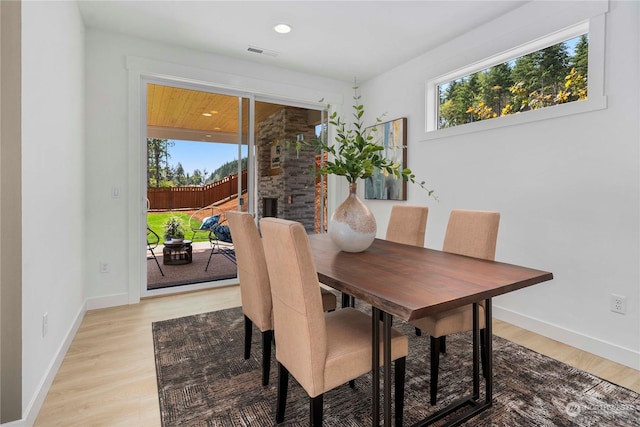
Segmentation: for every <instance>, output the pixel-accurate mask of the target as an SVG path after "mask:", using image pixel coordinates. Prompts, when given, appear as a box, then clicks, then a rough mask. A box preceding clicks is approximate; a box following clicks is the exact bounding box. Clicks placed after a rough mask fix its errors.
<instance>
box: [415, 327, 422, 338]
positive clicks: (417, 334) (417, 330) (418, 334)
mask: <svg viewBox="0 0 640 427" xmlns="http://www.w3.org/2000/svg"><path fill="white" fill-rule="evenodd" d="M416 336H417V337H421V336H422V329H420V328H416Z"/></svg>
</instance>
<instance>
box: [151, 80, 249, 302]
mask: <svg viewBox="0 0 640 427" xmlns="http://www.w3.org/2000/svg"><path fill="white" fill-rule="evenodd" d="M150 83H151V84H158V85H162V86H169V87H177V88H181V89H189V90H194V91H198V92H209V93H216V94H219V95H225V96H231V97H237V99H238V110H237V111H238V140H237V141H236V144H237V146H238V154H239V155H240V153H241V147H242V140H243V134H242V131H243V129H242V119H243V117H242V114H243V108H242V107H243V100H248V102H249V111H248V112H249V119H248V124H249V126H248V129H247V132H248V135H247V138H246V140H247V142H248V149H247V156H248V159H247V179H248V182H247V194H248V200H249V203H248V205H249V206H248V208H249V209H251V208H252V206H254V205H255V203H254V202H253V199H254V197H255V196H254V194H255V188H253V182H252V176H253V175H255V172H254V170H255V165H253V164H252V161H253V159H252V158H253V154H252V153H253V149H252V147H254V145H255V142H254V134H253V129H254V123H253V120H254V117H255V115H254V108H255V98H254V96H253V95H252V94H247V93H244V92H241V91H236V90H229V89H219V88H216V87H214V86H210V85H202V84H197V83H191V82H185V81H178V80H174V79H168V78H157V77H143V78H142V79H141V88H140V89H141V106H145V108H141V110H143V111H142V114H143V117H144V120H141V122H140V125H141V133H142V134H143V135H144V137H143V138H142V140H141V144H140V145H141V148H142V149H143V150H144V153H146V151H147V143H146V140H147V134H146V128H147V117H146V116H147V114H146V103H147V84H150ZM141 162H142V164H141V165H140V167H141V169H142V170H143V172H144V179H143V180H142V187H143V188H142V189H141V194H142V195H144V197H145V198H146V193H147V179H146V174H147V158H146V155H144V156H142V157H141ZM241 163H242V162H241V161H240V160H238V170H240V167H241ZM241 179H242V176H241V174H238V187H239V188H242V181H241ZM145 206H146V203H145ZM144 214H145V218H144V221H145V223H143V224H142V228H143V230H146V226H145V224H146V214H147V212H146V209H145V213H144ZM143 249H144V251H143V252H144V259H145V261H144V264H143V266H142V267H141V270H142V273H143V274H141V276H142V277H141V280H140V297H141V298H144V297H151V296H159V295H169V294H174V293H179V292H190V291H197V290H202V289H213V288H218V287H224V286H229V285H236V284H238V283H239V282H238V278H237V277H235V278H232V279H222V280H215V281H210V282H201V283H193V284H185V285H180V286H172V287H167V288H160V289H151V290H150V289H147V268H146V265H147V260H146V257H147V247H146V240H145V241H144V242H143Z"/></svg>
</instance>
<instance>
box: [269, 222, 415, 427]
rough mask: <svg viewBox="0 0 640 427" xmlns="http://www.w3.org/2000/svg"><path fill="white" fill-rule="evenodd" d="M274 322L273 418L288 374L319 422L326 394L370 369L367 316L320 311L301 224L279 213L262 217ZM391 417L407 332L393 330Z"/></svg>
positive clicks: (399, 406)
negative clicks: (275, 386) (275, 391)
mask: <svg viewBox="0 0 640 427" xmlns="http://www.w3.org/2000/svg"><path fill="white" fill-rule="evenodd" d="M260 229H261V230H262V236H263V243H264V245H265V247H268V248H269V250H268V251H265V254H266V260H267V267H268V270H269V277H270V281H271V296H272V300H273V315H274V326H275V338H276V342H277V346H276V360H277V361H278V397H277V410H276V423H278V424H279V423H281V422H283V421H284V412H285V406H286V398H287V388H288V382H289V373H291V375H293V377H294V378H295V379H296V380H297V381H298V383H299V384H300V385H301V386H302V387H303V388H304V389H305V391H306V392H307V393H308V395H309V398H310V421H311V422H310V425H311V426H317V427H320V426H321V425H322V406H323V396H324V393H326V392H328V391H330V390H332V389H333V388H335V387H338V386H340V385H342V384H345V383H347V382H349V381H351V380H353V379H355V378H357V377H359V376H361V375H363V374H365V373H367V372H371V360H372V353H371V352H372V342H371V336H372V332H371V324H372V320H371V317H370V316H368V315H366V314H364V313H363V312H361V311H358V310H356V309H354V308H350V307H348V308H344V309H342V310H336V311H333V312H330V313H326V314H325V313H323V312H322V303H321V298H320V292H318V274H317V271H316V267H315V264H314V261H313V255H312V253H311V247H310V246H309V240H308V238H307V234H306V232H305V229H304V227H303V226H302V225H301V224H300V223H298V222H294V221H287V220H284V219H277V218H263V219H262V220H260ZM391 345H392V349H391V358H392V359H393V360H395V369H394V371H395V420H396V426H401V425H402V411H403V400H404V374H405V361H406V356H407V353H408V340H407V337H406V336H404V335H402V334H400V333H399V332H397V331H396V330H395V329H392V339H391Z"/></svg>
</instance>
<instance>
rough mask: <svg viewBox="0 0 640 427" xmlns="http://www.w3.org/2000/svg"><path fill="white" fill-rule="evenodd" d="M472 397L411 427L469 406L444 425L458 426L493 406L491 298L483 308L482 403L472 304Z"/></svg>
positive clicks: (476, 319)
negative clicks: (483, 379)
mask: <svg viewBox="0 0 640 427" xmlns="http://www.w3.org/2000/svg"><path fill="white" fill-rule="evenodd" d="M472 310H473V332H472V333H473V364H474V367H473V395H472V396H469V397H463V398H461V399H460V400H458V401H455V402H453V403H451V404H450V405H449V406H447V407H445V408H443V409H441V410H439V411H437V412H436V413H434V414H431V415H430V416H428V417H427V418H425V419H424V420H422V421H418V422H417V423H415V424H413V426H412V427H424V426H430V425H433V424H435V423H436V422H438V421H440V420H442V419H443V418H445V417H447V416H449V415H451V414H453V413H455V412H458V411H460V410H461V409H462V408H463V407H465V406H469V407H470V409H469V410H467V411H464V412H462V413H459V414H457V415H456V416H455V417H453V418H452V419H449V420H447V422H446V423H445V425H446V426H448V427H452V426H459V425H460V424H463V423H465V422H466V421H469V420H470V419H471V418H473V417H475V416H476V415H478V414H479V413H481V412H483V411H486V410H487V409H489V408H490V407H491V405H492V404H493V345H492V341H493V328H492V319H491V318H492V315H493V314H492V308H491V298H487V299H486V300H485V307H484V316H485V317H484V327H485V334H484V335H485V336H484V340H485V341H484V343H485V346H486V349H487V360H486V368H487V378H486V379H485V387H486V388H485V399H484V401H478V399H479V398H480V396H479V394H480V386H479V382H480V372H479V369H478V366H477V365H478V347H477V345H478V342H479V338H478V335H479V334H480V327H479V326H480V321H479V317H478V315H479V313H478V312H479V309H478V305H477V303H474V304H473V308H472Z"/></svg>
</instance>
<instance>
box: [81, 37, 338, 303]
mask: <svg viewBox="0 0 640 427" xmlns="http://www.w3.org/2000/svg"><path fill="white" fill-rule="evenodd" d="M86 44H87V48H86V56H87V165H86V167H87V177H86V179H87V188H88V189H89V191H87V207H86V208H87V242H89V243H91V242H93V243H92V244H88V245H87V247H86V255H85V257H84V261H85V264H86V265H87V268H88V269H87V276H86V277H87V282H86V283H87V287H86V292H87V297H88V303H87V304H88V307H89V308H91V307H100V306H106V305H113V304H124V303H127V302H136V293H137V297H138V298H139V295H140V274H144V273H145V271H146V270H144V271H141V265H142V264H143V263H144V260H143V258H144V239H143V236H144V233H142V230H143V228H142V227H143V224H144V223H143V222H141V220H140V215H141V209H142V207H143V202H142V200H144V198H145V197H146V195H145V194H144V193H143V192H142V191H141V188H140V187H141V185H143V183H142V182H141V181H142V180H143V176H144V170H143V169H142V164H141V162H143V161H146V160H145V159H144V158H142V159H140V157H141V155H140V152H141V149H140V147H142V145H141V142H142V141H143V138H142V137H141V136H140V130H139V124H140V122H141V113H143V112H144V106H143V110H140V99H139V96H140V95H139V93H138V91H139V88H140V86H141V85H140V78H141V77H143V76H150V75H153V76H162V77H167V78H168V77H172V78H179V79H181V80H188V81H190V82H194V81H197V82H200V83H201V84H206V85H212V86H217V87H221V88H225V89H237V90H245V91H248V92H250V93H257V94H260V95H262V96H273V97H277V98H280V99H285V100H296V101H303V102H309V103H317V102H318V101H319V100H320V99H322V98H324V99H325V100H329V99H333V100H336V99H338V100H340V101H342V97H343V94H345V93H346V94H349V91H350V85H349V84H348V83H345V82H338V81H335V80H328V79H323V78H318V77H314V76H310V75H305V74H301V73H295V72H291V71H287V70H283V69H279V68H276V67H271V66H264V65H257V64H253V63H249V62H245V61H239V60H233V59H230V58H225V57H220V56H215V55H211V54H206V53H202V52H197V51H190V50H187V49H182V48H176V47H172V46H167V45H163V44H159V43H155V42H151V41H148V40H142V39H137V38H133V37H128V36H123V35H118V34H115V33H109V32H105V31H101V30H94V29H88V30H87V38H86ZM274 63H277V61H274ZM113 187H118V188H120V189H121V190H122V191H121V197H120V198H117V199H114V198H112V197H111V190H112V188H113ZM137 232H139V233H140V236H139V238H138V236H136V233H137ZM100 260H102V261H105V262H108V263H109V265H110V272H109V273H108V274H100V273H99V271H98V263H99V261H100ZM142 267H144V265H142Z"/></svg>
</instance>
